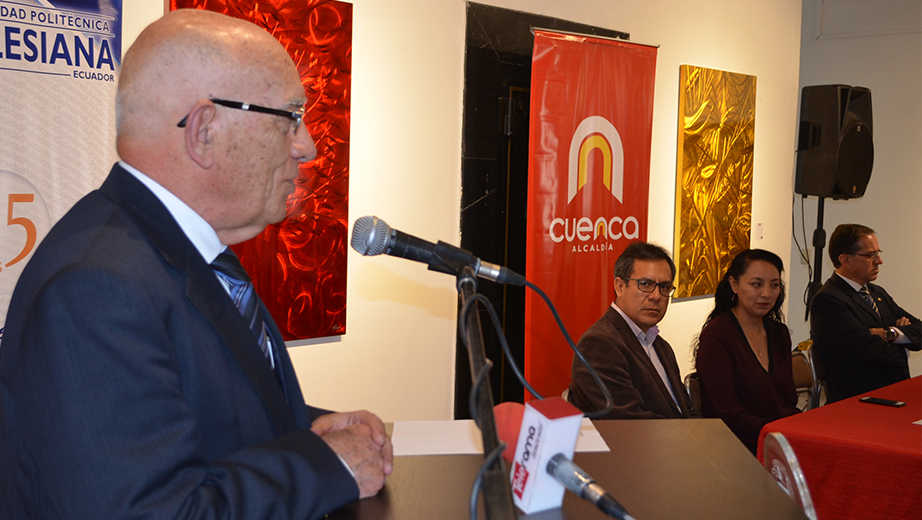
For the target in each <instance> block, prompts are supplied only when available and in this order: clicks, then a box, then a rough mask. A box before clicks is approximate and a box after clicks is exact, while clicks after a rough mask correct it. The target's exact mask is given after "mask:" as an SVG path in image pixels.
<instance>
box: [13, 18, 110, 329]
mask: <svg viewBox="0 0 922 520" xmlns="http://www.w3.org/2000/svg"><path fill="white" fill-rule="evenodd" d="M121 11H122V4H121V0H65V1H62V2H58V1H54V0H52V1H45V0H42V1H30V0H0V218H4V217H5V220H0V334H2V327H3V323H4V322H5V321H6V314H7V309H8V308H9V304H10V298H11V296H12V294H13V288H14V287H15V285H16V281H17V280H18V279H19V275H20V274H21V273H22V269H23V267H25V265H26V263H27V262H28V261H29V258H31V254H32V252H33V251H34V250H35V247H36V246H37V245H38V244H39V242H41V240H42V239H43V238H44V237H45V235H46V234H47V233H48V231H49V229H50V228H51V226H52V225H53V224H54V222H56V221H57V220H58V219H59V218H60V217H61V216H63V215H64V213H66V212H67V210H68V209H70V207H71V206H73V204H74V203H75V202H76V201H77V200H78V199H80V197H82V196H83V195H85V194H86V193H88V192H90V191H91V190H93V189H96V188H97V187H99V185H100V184H102V180H103V179H104V178H105V176H106V175H107V174H108V172H109V169H110V168H111V167H112V164H113V163H114V162H115V161H116V160H117V156H116V153H115V106H114V105H115V86H116V82H117V78H118V74H119V71H120V68H121V67H120V62H121V56H122V49H121V39H122V29H121Z"/></svg>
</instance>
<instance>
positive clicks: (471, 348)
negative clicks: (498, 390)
mask: <svg viewBox="0 0 922 520" xmlns="http://www.w3.org/2000/svg"><path fill="white" fill-rule="evenodd" d="M458 272H459V274H458V275H457V277H458V282H457V289H458V294H459V295H460V296H461V306H462V308H463V307H464V304H465V303H466V302H467V301H468V299H470V298H471V296H473V295H474V293H475V292H476V291H477V279H476V275H475V272H474V269H473V267H472V266H470V265H465V266H464V267H462V268H461V269H460V270H459V271H458ZM472 310H473V312H468V313H467V318H466V319H467V321H466V323H465V328H464V330H465V331H466V334H467V338H465V339H466V340H467V341H466V344H467V345H468V349H467V352H468V357H469V359H470V363H471V380H472V382H473V384H474V390H475V391H477V413H476V414H475V415H474V416H475V417H477V418H478V423H479V426H480V433H481V437H482V438H483V453H484V457H486V456H487V455H488V454H489V453H491V452H492V451H494V450H495V449H496V448H497V447H498V446H499V435H498V434H497V431H496V417H495V416H494V415H493V391H492V390H491V389H490V385H489V384H483V385H481V387H480V388H479V389H477V376H478V374H480V372H481V370H483V367H484V365H485V364H486V359H487V356H486V351H485V350H484V347H483V330H482V329H481V326H480V315H479V314H478V313H477V312H476V309H472ZM461 318H462V317H460V316H459V319H461ZM473 412H474V410H471V413H473ZM481 489H482V491H483V505H484V511H485V512H486V517H487V519H489V520H515V519H516V512H515V504H514V503H513V502H512V487H511V486H510V484H509V475H508V474H507V473H506V471H505V470H504V469H503V459H502V457H498V458H497V459H496V460H494V461H493V463H492V464H491V465H490V466H489V468H488V469H487V471H486V473H484V476H483V486H482V488H481Z"/></svg>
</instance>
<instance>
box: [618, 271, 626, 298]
mask: <svg viewBox="0 0 922 520" xmlns="http://www.w3.org/2000/svg"><path fill="white" fill-rule="evenodd" d="M625 285H627V283H626V282H625V281H624V280H622V279H621V278H618V277H617V276H616V277H615V300H617V299H618V295H619V294H621V293H622V292H623V291H624V286H625Z"/></svg>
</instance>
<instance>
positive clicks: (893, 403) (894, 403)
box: [858, 397, 906, 408]
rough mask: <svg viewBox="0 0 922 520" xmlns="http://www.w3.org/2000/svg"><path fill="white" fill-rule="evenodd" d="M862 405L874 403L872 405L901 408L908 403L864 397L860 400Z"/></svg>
mask: <svg viewBox="0 0 922 520" xmlns="http://www.w3.org/2000/svg"><path fill="white" fill-rule="evenodd" d="M858 400H859V401H861V402H862V403H872V404H882V405H884V406H894V407H897V408H899V407H900V406H906V403H904V402H903V401H894V400H893V399H881V398H880V397H862V398H860V399H858Z"/></svg>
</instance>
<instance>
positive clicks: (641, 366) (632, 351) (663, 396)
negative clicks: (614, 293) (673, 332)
mask: <svg viewBox="0 0 922 520" xmlns="http://www.w3.org/2000/svg"><path fill="white" fill-rule="evenodd" d="M576 348H577V349H578V350H579V351H580V352H581V353H582V354H583V356H584V357H585V358H586V361H588V362H589V364H590V365H592V368H594V369H595V370H596V372H597V373H598V374H599V377H600V378H601V379H602V382H603V383H604V384H605V386H606V387H607V388H608V391H609V392H610V393H611V396H612V400H613V401H614V408H613V409H612V411H611V412H609V413H608V415H606V416H605V417H604V419H663V418H665V419H681V418H683V417H689V416H691V415H698V414H697V413H694V414H692V413H690V412H689V408H691V403H690V402H689V399H688V394H687V393H686V392H685V385H684V384H683V383H682V377H681V375H680V374H679V365H678V363H676V359H675V353H674V352H673V351H672V347H671V346H669V343H667V342H666V340H665V339H663V338H662V336H657V337H656V339H655V340H654V341H653V349H654V350H655V351H656V354H657V355H658V356H659V359H660V361H661V362H662V363H663V368H665V369H666V375H667V377H668V378H669V382H670V384H671V385H672V389H673V391H674V392H675V396H676V399H677V400H678V401H679V405H680V406H679V407H677V406H676V403H675V401H673V399H672V396H671V395H670V394H669V390H668V389H667V388H666V385H665V384H664V383H663V380H662V378H661V377H660V376H659V374H658V373H657V372H656V368H654V367H653V362H652V361H650V357H649V356H647V352H646V351H645V350H644V348H643V346H642V345H641V344H640V341H639V340H638V339H637V337H636V336H634V332H633V331H631V327H630V325H628V324H627V322H626V321H624V318H622V317H621V314H619V313H618V311H616V310H615V309H613V308H612V307H609V308H608V310H607V311H605V314H603V315H602V317H601V318H599V319H598V321H596V322H595V323H594V324H593V325H592V326H591V327H589V330H587V331H586V333H585V334H583V337H581V338H580V339H579V343H578V344H577V345H576ZM570 378H571V381H570V393H569V400H570V402H571V403H573V404H574V405H575V406H576V407H577V408H579V409H580V410H582V411H583V412H594V411H598V410H601V409H602V408H604V406H605V397H604V396H603V395H602V390H601V389H600V388H599V387H598V385H596V383H595V381H594V380H593V379H592V376H590V375H589V370H588V369H587V368H586V367H585V366H584V365H583V364H582V362H581V361H580V360H579V358H578V357H576V356H573V367H572V371H571V376H570Z"/></svg>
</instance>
